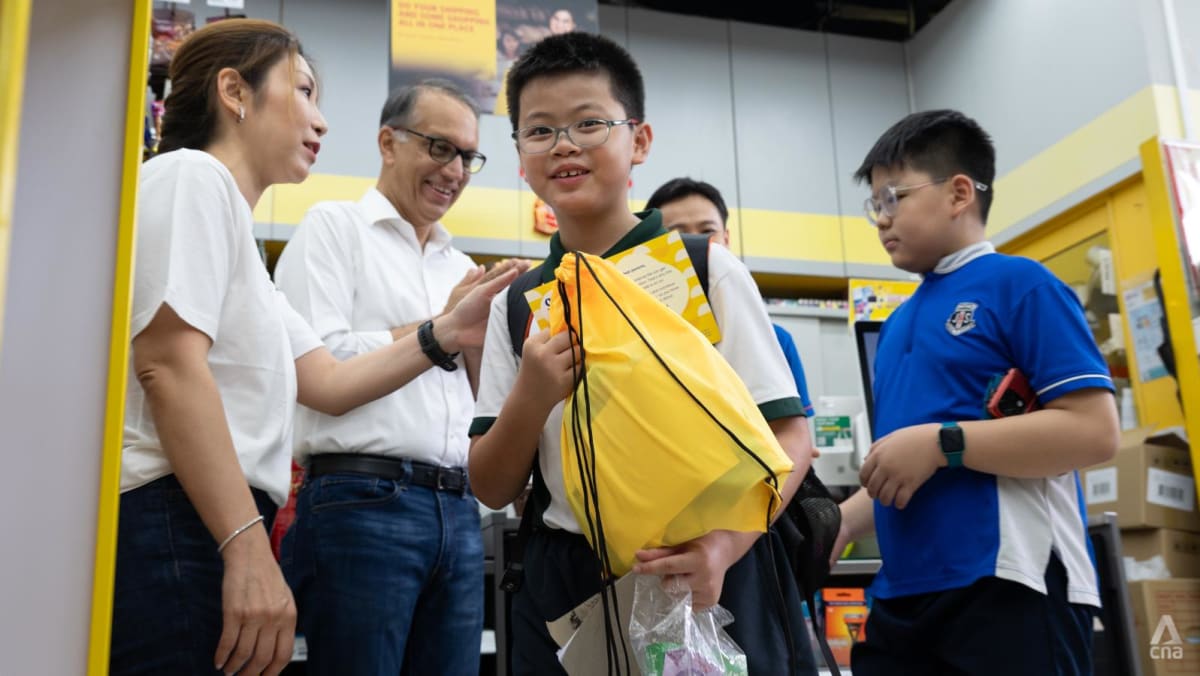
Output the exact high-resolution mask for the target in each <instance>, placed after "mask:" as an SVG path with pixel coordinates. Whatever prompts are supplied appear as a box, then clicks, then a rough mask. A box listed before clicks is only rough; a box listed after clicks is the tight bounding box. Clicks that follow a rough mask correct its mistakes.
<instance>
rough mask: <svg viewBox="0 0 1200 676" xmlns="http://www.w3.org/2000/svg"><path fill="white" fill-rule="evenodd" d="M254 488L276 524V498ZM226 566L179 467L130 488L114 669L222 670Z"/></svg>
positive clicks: (124, 511) (120, 532) (121, 532)
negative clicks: (219, 643)
mask: <svg viewBox="0 0 1200 676" xmlns="http://www.w3.org/2000/svg"><path fill="white" fill-rule="evenodd" d="M251 492H252V493H253V494H254V500H255V502H256V503H257V504H258V510H259V512H260V513H261V514H262V515H263V517H264V520H265V522H266V525H267V528H268V529H269V528H270V523H271V521H272V520H274V518H275V504H274V503H272V502H271V499H270V498H269V497H267V494H266V493H264V492H263V491H260V490H257V489H253V490H252V491H251ZM224 571H225V566H224V564H223V563H222V561H221V555H220V554H218V553H217V543H216V541H215V540H213V537H212V535H211V534H210V533H209V532H208V529H207V528H205V527H204V523H203V522H202V521H201V520H200V515H199V514H197V513H196V508H195V507H193V506H192V503H191V502H190V501H189V500H188V497H187V495H186V494H185V493H184V492H183V487H181V486H180V485H179V480H178V479H176V478H175V475H170V476H165V477H163V478H161V479H158V480H156V481H152V482H150V483H148V484H146V485H145V486H142V487H140V488H135V489H134V490H131V491H128V492H126V493H123V494H122V495H121V516H120V525H119V526H118V528H117V574H116V582H115V585H114V599H113V624H112V653H111V656H110V662H109V673H110V674H112V675H113V676H118V675H120V676H126V675H132V674H180V675H185V676H186V675H189V674H206V675H208V676H211V675H212V674H219V673H220V672H219V671H217V669H216V668H214V667H213V661H214V659H215V658H216V653H217V641H219V640H220V637H221V578H222V576H223V574H224Z"/></svg>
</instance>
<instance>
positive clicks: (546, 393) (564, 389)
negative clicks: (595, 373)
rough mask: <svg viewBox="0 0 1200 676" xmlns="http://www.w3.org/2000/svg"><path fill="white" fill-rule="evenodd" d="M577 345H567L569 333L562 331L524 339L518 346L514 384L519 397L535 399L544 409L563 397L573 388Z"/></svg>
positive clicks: (569, 340)
mask: <svg viewBox="0 0 1200 676" xmlns="http://www.w3.org/2000/svg"><path fill="white" fill-rule="evenodd" d="M580 349H581V348H580V347H579V346H578V345H572V344H571V336H570V334H569V333H568V332H566V331H563V332H562V333H557V334H553V335H551V333H550V332H549V331H539V332H537V333H534V334H531V335H530V336H529V337H528V338H526V339H525V346H524V347H522V348H521V366H520V369H519V370H518V371H517V383H516V385H514V387H513V389H514V390H517V389H520V390H522V392H523V396H527V397H529V398H530V399H532V400H534V401H537V402H538V403H539V404H541V405H542V406H543V407H544V408H546V409H547V410H549V409H552V408H554V405H555V404H557V403H558V402H560V401H562V400H564V399H566V398H567V395H568V394H570V393H571V390H573V389H574V388H575V369H576V368H577V367H576V366H575V364H577V363H578V362H579V351H580Z"/></svg>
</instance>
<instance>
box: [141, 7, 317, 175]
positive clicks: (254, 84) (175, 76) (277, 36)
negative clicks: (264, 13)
mask: <svg viewBox="0 0 1200 676" xmlns="http://www.w3.org/2000/svg"><path fill="white" fill-rule="evenodd" d="M303 55H304V51H303V49H301V47H300V40H299V39H298V38H297V37H296V36H295V35H293V34H292V33H291V32H290V31H288V30H287V29H286V28H284V27H283V26H280V25H279V24H276V23H272V22H270V21H262V20H259V19H226V20H224V21H218V22H216V23H212V24H209V25H207V26H205V27H204V28H201V29H200V30H198V31H196V32H195V33H192V34H191V35H190V36H189V37H188V38H187V39H186V40H184V42H183V44H182V45H180V47H179V50H178V51H176V52H175V56H174V57H173V58H172V59H171V67H170V70H169V71H168V74H167V77H169V78H170V80H171V93H170V94H169V95H167V100H166V102H165V103H164V108H165V112H164V114H163V131H162V141H160V142H159V144H158V151H159V152H160V153H165V152H170V151H172V150H177V149H179V148H193V149H196V150H203V149H204V148H206V147H208V145H209V144H211V143H212V142H213V137H214V136H215V135H216V132H217V120H218V115H220V111H219V110H218V107H217V99H216V91H217V73H219V72H221V69H222V68H233V69H234V70H236V71H237V72H238V74H239V75H241V76H242V79H243V80H245V81H246V84H248V85H249V86H250V89H251V90H253V91H254V92H255V93H257V92H258V91H259V89H260V87H261V86H262V84H263V81H264V80H265V79H266V75H267V73H268V72H269V71H270V70H271V68H272V67H274V66H275V64H277V63H279V61H280V60H282V59H284V58H287V57H295V56H303Z"/></svg>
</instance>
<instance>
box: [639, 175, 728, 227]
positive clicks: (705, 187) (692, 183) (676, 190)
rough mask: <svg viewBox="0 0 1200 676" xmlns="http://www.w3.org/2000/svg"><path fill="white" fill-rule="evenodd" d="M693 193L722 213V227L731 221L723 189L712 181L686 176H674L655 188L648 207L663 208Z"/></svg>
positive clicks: (647, 204)
mask: <svg viewBox="0 0 1200 676" xmlns="http://www.w3.org/2000/svg"><path fill="white" fill-rule="evenodd" d="M692 195H699V196H701V197H703V198H704V199H706V200H708V201H709V202H712V203H713V206H715V207H717V211H718V212H720V214H721V227H725V224H726V223H727V222H728V221H729V208H728V207H726V206H725V198H723V197H721V191H720V190H717V189H716V188H715V187H714V186H713V185H712V184H711V183H705V182H704V181H697V180H695V179H692V178H688V177H686V176H685V177H682V178H673V179H671V180H669V181H667V182H666V183H663V184H662V185H661V186H659V188H658V190H655V191H654V194H653V195H651V196H650V201H648V202H646V208H647V209H661V208H662V207H663V205H664V204H670V203H671V202H675V201H678V200H681V199H684V198H686V197H691V196H692Z"/></svg>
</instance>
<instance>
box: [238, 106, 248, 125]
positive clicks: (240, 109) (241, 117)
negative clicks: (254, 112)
mask: <svg viewBox="0 0 1200 676" xmlns="http://www.w3.org/2000/svg"><path fill="white" fill-rule="evenodd" d="M245 120H246V109H245V108H244V107H242V105H241V104H238V124H241V123H242V122H244V121H245Z"/></svg>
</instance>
